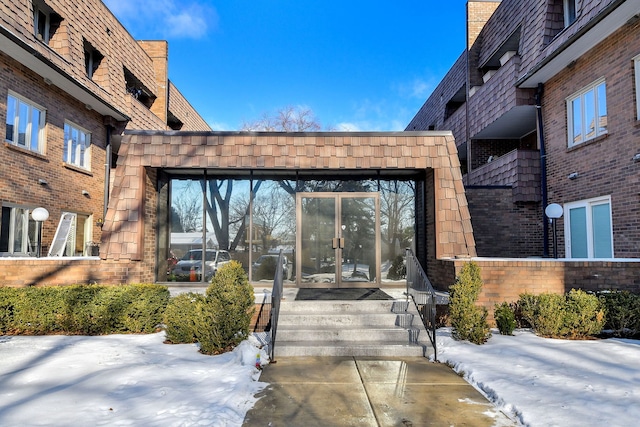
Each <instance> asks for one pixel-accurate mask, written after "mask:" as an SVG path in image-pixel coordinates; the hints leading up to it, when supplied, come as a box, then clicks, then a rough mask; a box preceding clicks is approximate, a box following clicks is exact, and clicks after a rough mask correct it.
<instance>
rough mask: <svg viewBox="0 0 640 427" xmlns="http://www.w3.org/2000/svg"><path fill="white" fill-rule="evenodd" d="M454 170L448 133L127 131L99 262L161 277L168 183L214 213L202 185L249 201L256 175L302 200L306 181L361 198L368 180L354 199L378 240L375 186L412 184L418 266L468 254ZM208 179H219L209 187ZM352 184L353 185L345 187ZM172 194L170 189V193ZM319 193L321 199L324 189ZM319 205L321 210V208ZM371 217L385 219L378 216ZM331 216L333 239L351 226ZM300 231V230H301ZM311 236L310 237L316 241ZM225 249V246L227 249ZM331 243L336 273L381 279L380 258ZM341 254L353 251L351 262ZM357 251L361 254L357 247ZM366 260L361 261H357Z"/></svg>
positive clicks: (469, 238)
mask: <svg viewBox="0 0 640 427" xmlns="http://www.w3.org/2000/svg"><path fill="white" fill-rule="evenodd" d="M459 166H460V165H459V162H458V156H457V150H456V146H455V141H454V139H453V136H452V134H451V133H450V132H433V131H429V132H392V133H391V132H382V133H360V132H356V133H337V132H321V133H275V132H206V133H204V132H150V131H130V132H127V133H126V134H125V135H124V136H123V139H122V145H121V148H120V152H119V158H118V163H117V168H116V171H115V179H114V182H113V189H112V192H111V197H110V201H109V205H108V211H107V215H106V218H105V224H104V227H103V241H102V245H101V254H100V255H101V257H102V258H103V259H110V260H120V259H127V260H133V261H140V262H141V268H142V269H150V270H151V271H154V272H155V277H156V279H157V278H158V277H160V275H159V272H164V271H165V268H164V265H163V264H162V263H163V258H165V259H166V257H165V256H164V255H165V254H164V253H163V251H165V249H166V252H168V251H169V247H168V244H169V242H170V233H171V231H175V230H173V229H172V228H171V227H170V226H169V224H170V223H171V221H172V210H173V209H174V207H172V205H171V203H172V202H171V200H173V199H172V197H175V194H174V195H172V190H171V188H172V185H171V183H172V182H173V181H175V180H177V179H192V180H195V181H196V182H201V183H202V184H197V185H201V186H202V188H203V190H202V191H203V198H204V199H205V204H203V205H202V206H206V207H208V209H213V210H215V209H216V207H215V206H213V204H209V205H207V204H206V199H207V194H209V195H210V198H211V199H213V198H214V196H213V195H212V194H211V190H207V189H206V187H210V188H213V187H211V186H215V185H218V186H219V187H218V188H219V189H220V188H223V187H222V186H221V185H222V184H220V181H221V180H223V179H225V180H236V179H237V180H244V181H247V182H248V184H247V185H248V188H250V189H251V190H250V191H251V193H248V194H252V196H251V198H253V194H254V193H253V192H254V187H255V182H256V180H257V179H258V178H256V177H259V179H260V180H265V179H269V180H271V181H273V182H282V181H283V180H285V179H286V180H288V181H287V182H286V185H285V184H280V187H282V188H287V189H290V191H289V193H290V195H292V196H294V195H295V193H297V192H301V193H302V192H308V191H309V188H310V187H311V185H310V184H309V182H311V181H313V180H324V181H323V182H325V181H326V180H333V181H335V182H339V183H343V184H338V185H336V188H339V190H337V189H336V190H329V191H340V192H345V191H346V192H350V191H351V192H361V191H363V190H362V185H360V184H358V183H361V182H362V180H363V179H366V180H368V181H367V182H374V184H373V185H372V187H374V188H373V190H371V189H367V190H366V191H371V192H372V193H375V194H361V195H360V197H361V199H362V200H360V201H363V202H366V203H369V201H371V206H373V207H374V208H375V209H373V216H372V217H371V219H370V221H371V224H374V225H375V227H378V228H376V229H375V230H378V231H376V232H375V233H376V235H377V234H380V233H382V232H383V231H384V227H385V224H386V222H388V221H386V220H384V219H383V221H382V222H381V224H377V225H376V221H380V220H379V215H384V211H385V208H384V201H382V202H381V201H378V198H379V197H380V196H379V195H380V194H381V195H382V197H383V198H384V194H385V193H384V191H383V189H382V187H384V186H383V185H382V184H381V183H382V182H384V183H387V182H392V181H394V180H405V181H409V180H410V181H411V182H413V183H415V185H413V184H412V185H413V187H411V188H413V193H412V194H413V197H414V199H415V200H413V204H412V209H414V210H415V224H414V229H415V231H416V234H415V239H416V240H418V241H416V242H415V244H414V247H415V251H416V253H417V254H418V255H419V256H420V258H422V259H423V260H424V261H425V262H426V260H427V258H429V259H437V258H447V257H460V256H463V257H469V256H475V255H476V254H475V243H474V240H473V233H472V228H471V221H470V216H469V212H468V209H467V202H466V197H465V195H464V187H463V184H462V176H461V173H460V167H459ZM190 177H191V178H190ZM212 180H217V181H215V182H214V183H212V182H211V181H212ZM260 182H262V181H260ZM354 182H356V184H347V183H354ZM292 183H293V184H292ZM376 183H377V184H376ZM376 186H377V187H376ZM176 188H178V187H176ZM179 188H181V189H182V188H184V187H179ZM224 188H226V187H224ZM176 191H178V190H176V189H174V190H173V192H174V193H175V192H176ZM180 191H182V190H180ZM207 191H209V193H207ZM314 191H315V190H314ZM318 191H323V192H325V193H326V191H327V188H326V185H325V186H324V187H323V188H322V189H321V190H318ZM304 197H306V199H299V203H300V204H302V203H304V202H305V201H306V200H307V199H309V200H311V201H312V202H313V203H317V202H316V201H314V199H315V198H314V197H313V195H310V194H306V196H304ZM323 197H326V196H323ZM336 200H338V199H336ZM320 202H322V203H325V202H326V200H325V199H323V200H321V201H320ZM340 203H342V202H340ZM345 203H347V202H345ZM376 206H378V207H377V208H376ZM380 206H382V208H380ZM202 211H206V209H204V208H203V209H202ZM378 211H381V212H382V213H380V214H378ZM247 212H248V211H247ZM336 212H337V211H336ZM213 214H216V215H219V211H216V212H214V213H212V212H204V213H203V216H205V217H206V216H207V215H210V216H211V215H213ZM299 217H301V218H304V212H301V213H299ZM336 218H337V219H338V222H336V224H337V225H336V227H338V232H337V233H334V234H335V236H333V235H332V236H331V237H332V238H337V239H339V238H340V236H338V234H340V227H341V226H342V225H345V228H346V226H349V225H350V224H348V223H347V224H341V222H340V221H341V220H340V217H339V216H336ZM383 218H384V217H383ZM223 220H228V218H226V219H224V218H223ZM249 220H251V222H252V224H253V226H254V229H255V228H259V227H261V226H262V224H261V223H260V221H262V220H261V219H259V218H257V217H255V216H254V215H253V214H252V215H247V219H246V221H247V222H248V221H249ZM385 221H386V222H385ZM304 224H305V223H304V222H303V223H301V225H300V227H301V231H302V229H303V227H305V225H304ZM208 228H209V225H206V221H205V226H204V227H203V231H204V232H203V237H204V238H205V239H206V240H208V235H207V233H212V232H214V229H215V228H216V225H215V224H214V225H212V226H211V229H210V230H209V231H207V229H208ZM345 228H342V230H345ZM372 230H373V229H372ZM379 230H383V231H379ZM181 231H183V232H187V231H199V230H181ZM347 231H348V230H347ZM345 233H346V231H345ZM249 236H250V238H249ZM316 236H317V233H316V234H315V235H314V238H316ZM374 237H375V236H374ZM310 238H311V237H310ZM253 239H254V235H253V234H250V235H247V236H246V238H244V240H242V241H243V242H245V243H246V245H245V246H247V247H249V246H251V244H252V242H253ZM216 241H217V242H218V244H220V245H223V244H225V242H221V241H220V239H216ZM374 241H375V240H374ZM230 244H231V243H230V242H226V245H227V246H228V245H230ZM278 244H280V245H283V244H284V245H294V244H295V245H297V246H301V245H303V243H302V241H301V240H298V241H297V243H296V240H295V236H293V235H291V236H290V238H289V239H281V241H279V242H278ZM334 245H337V246H336V248H338V249H345V253H341V252H337V254H338V255H337V256H338V258H339V262H340V263H342V268H343V269H345V270H349V271H356V272H358V271H359V270H361V269H362V270H363V273H364V274H366V275H367V277H370V278H373V277H379V276H380V263H381V261H382V262H384V259H382V260H381V259H380V255H379V253H374V252H372V253H371V254H368V253H364V254H362V253H361V252H362V251H361V252H357V251H355V250H354V248H353V247H351V248H340V245H341V243H340V241H339V240H338V241H336V242H334ZM396 246H398V245H397V244H396ZM375 247H378V248H379V247H380V244H379V243H372V244H371V245H370V248H375ZM365 248H366V245H365ZM220 249H223V250H224V249H228V248H222V247H220ZM269 249H271V248H262V250H263V251H264V253H268V250H269ZM346 249H349V250H350V251H351V252H350V253H349V254H348V255H347V250H346ZM357 249H358V250H360V246H359V245H358V247H357ZM294 250H295V248H294ZM379 250H380V249H378V252H379ZM159 252H160V253H159ZM365 252H366V251H365ZM365 257H366V259H367V260H366V262H364V261H363V259H364V258H365ZM293 262H295V259H294V260H293ZM313 262H315V263H316V264H317V265H320V262H321V261H320V260H318V259H317V258H314V259H313ZM363 265H367V268H366V270H367V271H364V267H362V266H363ZM292 269H293V271H297V272H298V274H300V273H301V271H302V270H301V269H302V266H299V265H295V266H292Z"/></svg>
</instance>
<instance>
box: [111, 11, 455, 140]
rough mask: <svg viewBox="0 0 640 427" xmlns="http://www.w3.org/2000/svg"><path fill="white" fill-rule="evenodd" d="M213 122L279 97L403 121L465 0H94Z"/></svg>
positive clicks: (326, 116) (332, 123) (355, 115)
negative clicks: (155, 46)
mask: <svg viewBox="0 0 640 427" xmlns="http://www.w3.org/2000/svg"><path fill="white" fill-rule="evenodd" d="M103 1H104V3H105V4H106V5H107V6H108V7H109V8H110V9H111V10H112V12H113V13H114V14H115V15H116V17H117V18H118V19H119V20H120V21H121V22H122V23H123V25H124V26H125V27H126V28H127V29H128V30H129V32H130V33H131V35H132V36H133V37H134V38H136V39H139V40H155V39H163V40H168V41H169V78H170V79H171V81H173V83H174V84H175V85H176V86H177V87H178V89H180V91H181V92H182V93H183V94H184V95H185V97H186V98H187V99H188V100H189V101H190V102H191V104H192V105H193V106H194V107H195V108H196V110H198V111H199V112H200V114H201V115H202V116H203V117H204V119H205V120H206V121H207V122H208V123H209V125H210V126H211V127H212V128H213V129H214V130H238V129H240V127H241V126H242V124H243V122H250V121H254V120H257V119H259V118H260V117H261V116H262V115H263V114H265V113H266V114H273V113H275V112H276V111H278V110H280V109H283V108H285V107H287V106H299V107H303V108H308V109H311V110H312V111H313V112H314V113H315V116H316V118H317V120H318V121H319V122H320V124H321V126H322V128H323V129H332V130H359V131H397V130H403V129H404V128H405V126H406V125H407V124H408V123H409V121H410V120H411V119H412V118H413V116H414V115H415V113H416V112H417V111H418V109H419V108H420V107H421V106H422V104H423V103H424V101H425V100H426V99H427V97H428V96H429V94H430V93H431V92H432V91H433V89H434V88H435V86H436V85H437V84H438V82H439V81H440V79H441V78H442V77H443V76H444V74H445V73H446V72H447V70H448V69H449V68H450V67H451V65H453V63H454V62H455V60H456V59H457V58H458V56H459V55H460V54H461V53H462V51H463V50H464V48H465V38H466V31H465V14H466V0H440V1H435V0H421V1H419V0H388V1H376V0H370V1H362V0H342V1H334V0H323V1H301V0H224V1H212V0H182V1H181V0H136V1H131V0H103Z"/></svg>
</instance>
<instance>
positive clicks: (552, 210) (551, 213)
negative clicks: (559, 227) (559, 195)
mask: <svg viewBox="0 0 640 427" xmlns="http://www.w3.org/2000/svg"><path fill="white" fill-rule="evenodd" d="M563 212H564V210H563V209H562V206H560V205H559V204H557V203H551V204H550V205H549V206H547V207H546V208H545V210H544V213H545V214H546V215H547V217H549V218H552V219H558V218H560V217H561V216H562V213H563Z"/></svg>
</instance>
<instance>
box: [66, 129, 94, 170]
mask: <svg viewBox="0 0 640 427" xmlns="http://www.w3.org/2000/svg"><path fill="white" fill-rule="evenodd" d="M90 146H91V133H89V132H88V131H86V130H84V129H82V128H81V127H79V126H76V125H74V124H72V123H69V122H67V123H65V124H64V154H63V155H64V159H63V160H64V161H65V163H68V164H70V165H74V166H78V167H80V168H83V169H87V170H89V169H91V161H90V160H91V149H90V148H91V147H90Z"/></svg>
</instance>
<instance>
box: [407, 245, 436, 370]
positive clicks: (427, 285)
mask: <svg viewBox="0 0 640 427" xmlns="http://www.w3.org/2000/svg"><path fill="white" fill-rule="evenodd" d="M406 260H407V298H409V296H411V298H412V299H413V302H414V303H415V305H416V307H417V308H418V312H419V313H420V317H421V318H422V323H423V324H424V327H425V329H426V330H427V335H428V336H429V341H431V345H432V346H433V357H434V360H436V361H437V360H438V353H437V344H436V328H437V327H436V291H435V290H434V289H433V286H432V285H431V282H430V281H429V278H428V277H427V274H426V273H425V272H424V269H423V268H422V266H421V265H420V263H419V262H418V260H417V259H416V257H415V255H414V254H413V251H412V250H411V249H407V252H406Z"/></svg>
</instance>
